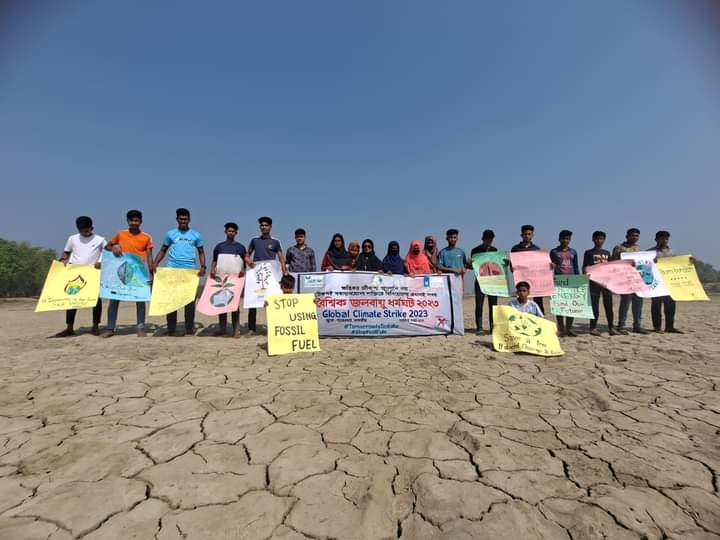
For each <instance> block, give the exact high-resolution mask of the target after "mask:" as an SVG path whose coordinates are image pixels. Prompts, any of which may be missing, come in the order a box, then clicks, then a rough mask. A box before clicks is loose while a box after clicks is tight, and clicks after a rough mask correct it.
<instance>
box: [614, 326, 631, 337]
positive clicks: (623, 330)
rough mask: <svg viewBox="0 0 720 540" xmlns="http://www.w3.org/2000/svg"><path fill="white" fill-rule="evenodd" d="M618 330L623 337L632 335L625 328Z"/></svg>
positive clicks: (619, 327)
mask: <svg viewBox="0 0 720 540" xmlns="http://www.w3.org/2000/svg"><path fill="white" fill-rule="evenodd" d="M616 330H617V333H618V334H620V335H621V336H627V335H629V334H630V333H629V332H628V331H627V330H625V328H623V327H622V326H618V327H617V329H616Z"/></svg>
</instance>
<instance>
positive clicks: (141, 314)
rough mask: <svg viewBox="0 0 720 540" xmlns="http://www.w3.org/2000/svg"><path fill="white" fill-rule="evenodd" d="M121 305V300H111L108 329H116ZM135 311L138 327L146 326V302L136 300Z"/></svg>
mask: <svg viewBox="0 0 720 540" xmlns="http://www.w3.org/2000/svg"><path fill="white" fill-rule="evenodd" d="M119 306H120V300H110V305H109V306H108V323H107V329H108V330H111V331H115V326H116V325H117V315H118V307H119ZM135 313H136V314H137V327H138V328H145V302H135Z"/></svg>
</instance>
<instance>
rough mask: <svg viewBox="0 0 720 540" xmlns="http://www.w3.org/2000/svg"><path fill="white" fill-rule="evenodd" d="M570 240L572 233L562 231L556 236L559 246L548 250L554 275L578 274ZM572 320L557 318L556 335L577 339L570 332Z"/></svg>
mask: <svg viewBox="0 0 720 540" xmlns="http://www.w3.org/2000/svg"><path fill="white" fill-rule="evenodd" d="M571 240H572V231H568V230H567V229H564V230H562V231H560V234H559V235H558V241H559V242H560V245H558V247H556V248H553V249H551V250H550V260H551V261H552V263H553V264H554V265H555V275H563V276H567V275H577V274H579V273H580V270H579V269H578V256H577V251H575V250H574V249H573V248H571V247H570V241H571ZM573 321H574V319H573V318H572V317H563V316H562V315H558V316H557V325H558V335H559V336H567V337H577V334H576V333H575V332H573V331H572V325H573Z"/></svg>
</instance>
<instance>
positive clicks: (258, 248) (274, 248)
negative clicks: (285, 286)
mask: <svg viewBox="0 0 720 540" xmlns="http://www.w3.org/2000/svg"><path fill="white" fill-rule="evenodd" d="M272 222H273V221H272V218H270V217H268V216H262V217H260V218H258V224H259V225H260V236H256V237H254V238H253V239H252V240H250V244H249V245H248V251H247V253H246V254H245V264H247V265H248V266H249V267H250V268H253V267H254V266H255V263H256V262H260V261H274V260H275V259H277V260H278V262H279V263H280V268H281V269H282V273H283V275H285V276H286V275H288V269H287V266H285V257H283V251H282V246H281V245H280V241H279V240H278V239H277V238H273V237H272V236H270V232H271V231H272ZM256 332H257V308H250V310H249V311H248V336H249V337H250V336H254V335H255V333H256Z"/></svg>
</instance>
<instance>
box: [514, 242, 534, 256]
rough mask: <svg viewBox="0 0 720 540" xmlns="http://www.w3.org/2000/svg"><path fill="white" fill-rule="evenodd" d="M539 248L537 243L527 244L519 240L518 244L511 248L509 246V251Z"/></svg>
mask: <svg viewBox="0 0 720 540" xmlns="http://www.w3.org/2000/svg"><path fill="white" fill-rule="evenodd" d="M539 249H540V246H538V245H537V244H533V243H532V242H530V243H529V244H526V243H525V242H520V243H519V244H515V245H514V246H513V247H512V248H510V251H511V252H513V253H515V252H517V251H538V250H539Z"/></svg>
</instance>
